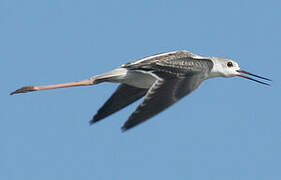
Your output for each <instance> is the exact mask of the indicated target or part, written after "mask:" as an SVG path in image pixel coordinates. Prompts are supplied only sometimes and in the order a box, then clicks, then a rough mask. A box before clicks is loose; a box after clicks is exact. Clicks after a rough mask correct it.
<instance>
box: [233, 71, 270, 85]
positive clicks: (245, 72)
mask: <svg viewBox="0 0 281 180" xmlns="http://www.w3.org/2000/svg"><path fill="white" fill-rule="evenodd" d="M237 72H239V73H240V74H239V75H238V76H240V77H243V78H246V79H249V80H252V81H255V82H258V83H260V84H264V85H267V86H270V84H268V83H265V82H262V81H259V80H256V79H253V78H251V77H249V76H246V75H244V74H248V75H251V76H254V77H257V78H260V79H263V80H267V81H271V79H268V78H265V77H262V76H258V75H255V74H252V73H249V72H247V71H244V70H241V69H240V70H237ZM241 73H243V74H241Z"/></svg>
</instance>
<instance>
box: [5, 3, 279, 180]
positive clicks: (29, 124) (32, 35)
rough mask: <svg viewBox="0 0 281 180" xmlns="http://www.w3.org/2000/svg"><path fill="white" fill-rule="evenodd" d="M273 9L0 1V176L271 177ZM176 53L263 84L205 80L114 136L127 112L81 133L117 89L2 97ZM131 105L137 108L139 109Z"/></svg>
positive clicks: (275, 101)
mask: <svg viewBox="0 0 281 180" xmlns="http://www.w3.org/2000/svg"><path fill="white" fill-rule="evenodd" d="M280 7H281V2H280V1H274V0H272V1H254V0H252V1H250V0H248V1H246V0H245V1H242V0H236V1H227V0H225V1H223V0H214V1H203V0H192V1H164V0H162V1H161V0H156V1H108V0H105V1H89V0H85V1H73V0H68V1H66V0H49V1H37V0H26V1H19V0H2V1H1V2H0V27H1V28H0V39H1V41H0V49H1V53H0V54H1V55H0V58H1V61H0V66H1V76H0V78H1V79H0V80H1V82H2V87H1V89H0V98H1V100H2V101H1V107H2V108H1V113H0V119H1V122H0V123H1V125H0V142H1V148H0V159H1V160H0V171H1V173H0V179H9V180H14V179H28V180H33V179H34V180H35V179H41V180H49V179H68V180H72V179H73V180H76V179H84V180H87V179H99V180H108V179H135V180H138V179H156V178H157V179H179V180H181V179H196V180H205V179H216V180H225V179H240V180H244V179H245V180H259V179H260V180H263V179H272V180H273V179H274V180H275V179H280V178H281V172H280V162H281V155H280V152H281V131H280V129H281V117H280V115H281V112H280V106H281V95H280V92H281V87H280V81H279V79H280V77H281V73H280V72H281V71H280V67H281V61H280V59H281V54H280V47H281V36H280V32H281V23H280V18H281V11H280ZM179 49H186V50H189V51H192V52H194V53H196V54H200V55H203V56H221V57H229V58H232V59H234V60H236V61H237V62H239V64H240V67H242V68H243V69H245V70H248V71H250V72H253V73H257V74H260V75H264V76H266V77H269V78H272V79H273V80H274V81H273V83H272V87H266V86H263V85H260V84H257V83H255V82H250V81H248V80H245V79H242V78H239V77H235V78H231V79H224V78H217V79H211V80H207V81H206V82H205V83H204V84H203V85H202V86H201V87H200V88H199V89H197V90H196V91H194V92H193V93H192V94H191V95H189V96H187V97H185V98H184V99H183V100H181V101H180V102H178V103H177V104H175V105H174V106H172V107H171V108H169V109H168V110H166V111H164V112H163V113H161V114H159V115H158V116H156V117H154V118H152V119H151V120H149V121H147V122H146V123H144V124H141V125H140V126H138V127H136V128H134V129H132V130H130V131H128V132H126V133H121V130H120V127H121V126H122V124H123V123H124V122H125V121H126V120H127V118H128V116H129V115H130V113H131V112H132V111H133V110H134V109H135V108H136V106H137V103H136V104H133V105H131V106H130V107H128V108H126V109H124V110H122V111H120V112H118V113H116V114H114V115H112V116H110V117H108V118H107V119H105V120H103V121H101V122H100V123H97V124H95V125H93V126H89V124H88V121H89V120H90V119H91V118H92V116H93V115H94V114H95V113H96V111H97V110H98V109H99V107H100V106H101V105H102V104H103V103H104V102H105V100H106V99H107V98H108V97H109V96H110V95H111V93H112V92H113V91H114V89H115V88H116V86H117V85H116V84H100V85H97V86H94V87H80V88H68V89H60V90H53V91H44V92H34V93H30V94H21V95H15V96H10V95H9V93H10V92H11V91H13V90H15V89H17V88H19V87H21V86H24V85H44V84H53V83H62V82H69V81H76V80H81V79H85V78H88V77H91V76H93V75H96V74H99V73H103V72H106V71H109V70H111V69H113V68H115V67H117V66H119V65H121V64H123V63H126V62H128V61H132V60H136V59H138V58H142V57H144V56H149V55H152V54H156V53H160V52H167V51H173V50H179ZM138 103H139V102H138Z"/></svg>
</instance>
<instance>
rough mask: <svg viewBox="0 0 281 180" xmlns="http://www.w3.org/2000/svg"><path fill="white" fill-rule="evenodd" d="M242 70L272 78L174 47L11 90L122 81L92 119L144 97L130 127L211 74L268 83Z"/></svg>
mask: <svg viewBox="0 0 281 180" xmlns="http://www.w3.org/2000/svg"><path fill="white" fill-rule="evenodd" d="M241 73H246V74H250V75H253V76H255V77H259V78H262V79H265V80H269V79H267V78H263V77H261V76H257V75H254V74H251V73H248V72H246V71H243V70H241V69H240V68H239V66H238V64H237V63H236V62H235V61H233V60H231V59H227V58H217V57H202V56H199V55H195V54H193V53H191V52H188V51H174V52H169V53H163V54H158V55H154V56H150V57H146V58H143V59H140V60H137V61H133V62H129V63H127V64H124V65H122V66H121V67H118V68H116V69H114V70H112V71H110V72H107V73H104V74H101V75H97V76H93V77H92V78H90V79H88V80H83V81H79V82H73V83H66V84H59V85H50V86H27V87H23V88H21V89H18V90H17V91H15V92H13V93H11V94H16V93H23V92H30V91H37V90H44V89H54V88H63V87H71V86H81V85H94V84H98V83H102V82H115V83H121V84H120V85H119V87H118V88H117V90H116V91H115V92H114V93H113V95H112V96H111V97H110V98H109V99H108V100H107V101H106V102H105V104H104V105H103V106H102V107H101V108H100V109H99V110H98V112H97V114H96V115H95V116H94V117H93V119H92V120H91V121H90V123H91V124H93V123H95V122H97V121H99V120H101V119H103V118H105V117H107V116H109V115H111V114H113V113H115V112H117V111H118V110H120V109H122V108H124V107H126V106H128V105H129V104H131V103H133V102H135V101H136V100H138V99H140V98H142V97H144V100H143V102H142V103H141V104H140V105H139V106H138V107H137V109H136V110H135V111H134V112H133V113H132V114H131V116H130V117H129V119H128V121H127V122H126V123H125V124H124V126H123V127H122V129H123V130H127V129H130V128H132V127H134V126H136V125H138V124H140V123H142V122H144V121H145V120H147V119H149V118H151V117H153V116H154V115H156V114H158V113H159V112H161V111H163V110H164V109H166V108H167V107H169V106H171V105H172V104H174V103H175V102H177V101H178V100H179V99H181V98H182V97H184V96H185V95H187V94H189V93H190V92H192V91H193V90H195V89H196V88H197V87H199V85H200V84H201V83H202V82H203V81H204V80H206V79H209V78H214V77H233V76H241V77H244V78H247V79H250V80H254V81H256V82H259V83H262V84H266V85H268V84H267V83H264V82H261V81H258V80H255V79H252V78H249V77H248V76H245V75H242V74H241Z"/></svg>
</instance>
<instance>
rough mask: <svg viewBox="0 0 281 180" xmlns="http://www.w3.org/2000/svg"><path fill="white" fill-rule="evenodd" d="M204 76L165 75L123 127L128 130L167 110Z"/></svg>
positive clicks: (191, 89)
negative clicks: (182, 76) (177, 76)
mask: <svg viewBox="0 0 281 180" xmlns="http://www.w3.org/2000/svg"><path fill="white" fill-rule="evenodd" d="M203 80H204V78H203V77H202V76H201V75H200V74H198V75H193V76H188V77H184V78H176V77H174V78H169V77H165V76H164V77H163V78H162V79H161V80H157V81H156V82H155V83H154V84H153V85H152V87H151V88H150V89H149V90H148V92H147V94H146V96H145V99H144V101H143V102H142V103H141V104H140V105H139V106H138V107H137V109H136V110H135V112H133V114H132V115H131V116H130V117H129V119H128V120H127V121H126V122H125V124H124V125H123V127H122V130H123V131H126V130H128V129H130V128H132V127H134V126H136V125H138V124H140V123H142V122H144V121H146V120H148V119H149V118H151V117H153V116H155V115H156V114H158V113H160V112H161V111H163V110H165V109H166V108H168V107H169V106H171V105H172V104H174V103H175V102H177V101H178V100H179V99H181V98H182V97H184V96H185V95H187V94H189V93H190V92H192V91H193V90H194V89H196V88H197V87H198V86H199V85H200V84H201V82H202V81H203Z"/></svg>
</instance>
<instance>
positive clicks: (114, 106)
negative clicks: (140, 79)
mask: <svg viewBox="0 0 281 180" xmlns="http://www.w3.org/2000/svg"><path fill="white" fill-rule="evenodd" d="M147 91H148V89H142V88H136V87H133V86H129V85H126V84H120V85H119V86H118V88H117V89H116V91H115V92H114V93H113V94H112V95H111V97H110V98H109V99H108V100H107V101H106V102H105V103H104V105H103V106H102V107H101V108H100V109H99V110H98V112H97V114H96V115H95V116H94V117H93V119H92V120H91V121H90V124H93V123H95V122H97V121H99V120H101V119H104V118H105V117H107V116H109V115H111V114H113V113H115V112H117V111H119V110H121V109H123V108H124V107H126V106H128V105H130V104H131V103H133V102H135V101H137V100H138V99H140V98H141V97H143V96H144V95H145V94H146V92H147Z"/></svg>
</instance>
